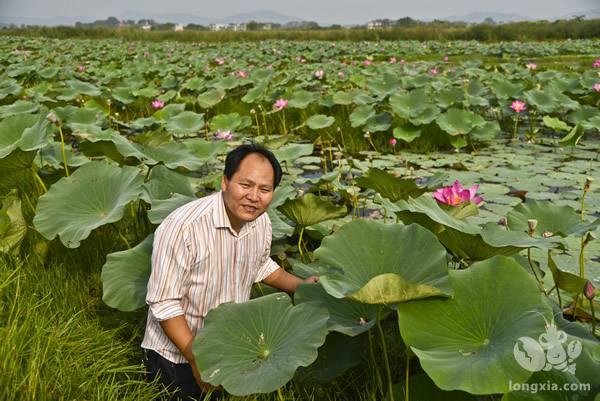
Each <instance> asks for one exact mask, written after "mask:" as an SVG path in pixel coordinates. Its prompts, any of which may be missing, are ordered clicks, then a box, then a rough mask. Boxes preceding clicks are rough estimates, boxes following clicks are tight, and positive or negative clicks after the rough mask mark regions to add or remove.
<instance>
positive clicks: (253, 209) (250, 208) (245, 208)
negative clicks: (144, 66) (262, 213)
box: [242, 205, 258, 213]
mask: <svg viewBox="0 0 600 401" xmlns="http://www.w3.org/2000/svg"><path fill="white" fill-rule="evenodd" d="M242 207H243V208H244V210H245V211H247V212H249V213H255V212H256V211H257V210H258V208H256V207H254V206H249V205H242Z"/></svg>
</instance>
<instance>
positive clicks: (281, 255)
mask: <svg viewBox="0 0 600 401" xmlns="http://www.w3.org/2000/svg"><path fill="white" fill-rule="evenodd" d="M277 257H278V258H279V259H280V260H286V259H287V254H286V253H285V252H284V251H281V252H279V253H278V254H277Z"/></svg>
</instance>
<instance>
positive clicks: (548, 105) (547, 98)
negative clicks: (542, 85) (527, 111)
mask: <svg viewBox="0 0 600 401" xmlns="http://www.w3.org/2000/svg"><path fill="white" fill-rule="evenodd" d="M525 98H526V99H527V102H528V103H530V104H531V105H533V106H535V107H536V108H537V109H538V110H540V111H541V112H543V113H552V112H554V111H556V110H557V109H558V108H559V107H560V104H559V102H558V100H557V99H556V97H554V96H553V95H552V93H551V92H549V91H544V90H530V91H527V92H525Z"/></svg>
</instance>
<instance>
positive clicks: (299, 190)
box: [296, 188, 304, 197]
mask: <svg viewBox="0 0 600 401" xmlns="http://www.w3.org/2000/svg"><path fill="white" fill-rule="evenodd" d="M296 193H297V194H298V196H299V197H300V196H302V195H304V190H303V189H302V188H296Z"/></svg>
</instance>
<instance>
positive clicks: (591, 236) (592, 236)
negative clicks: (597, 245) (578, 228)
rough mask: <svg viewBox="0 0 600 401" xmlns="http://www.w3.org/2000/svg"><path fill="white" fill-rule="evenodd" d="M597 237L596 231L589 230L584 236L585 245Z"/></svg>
mask: <svg viewBox="0 0 600 401" xmlns="http://www.w3.org/2000/svg"><path fill="white" fill-rule="evenodd" d="M595 239H596V234H594V233H593V232H591V231H588V232H587V233H586V234H585V237H584V238H583V245H584V246H585V245H587V244H588V242H591V241H593V240H595Z"/></svg>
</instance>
